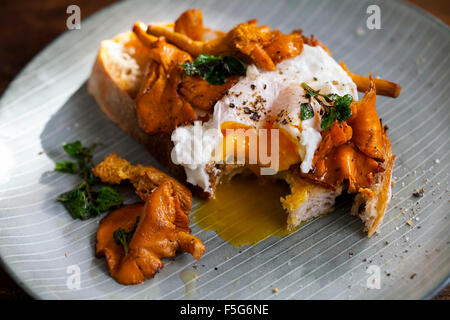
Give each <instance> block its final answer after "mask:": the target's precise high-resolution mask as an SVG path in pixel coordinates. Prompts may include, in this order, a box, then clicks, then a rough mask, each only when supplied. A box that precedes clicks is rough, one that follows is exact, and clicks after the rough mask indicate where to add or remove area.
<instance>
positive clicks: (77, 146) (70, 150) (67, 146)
mask: <svg viewBox="0 0 450 320" xmlns="http://www.w3.org/2000/svg"><path fill="white" fill-rule="evenodd" d="M63 149H64V151H65V152H67V154H68V155H69V156H72V157H76V156H77V155H78V153H79V152H80V151H81V150H82V149H83V146H82V145H81V142H80V141H75V142H70V143H63Z"/></svg>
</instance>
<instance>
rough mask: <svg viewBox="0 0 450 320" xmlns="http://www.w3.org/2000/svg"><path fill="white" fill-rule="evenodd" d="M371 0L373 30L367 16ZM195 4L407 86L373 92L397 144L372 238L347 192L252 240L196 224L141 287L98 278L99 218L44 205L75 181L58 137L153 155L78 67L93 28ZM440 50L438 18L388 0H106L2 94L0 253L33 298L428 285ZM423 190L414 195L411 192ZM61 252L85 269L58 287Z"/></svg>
mask: <svg viewBox="0 0 450 320" xmlns="http://www.w3.org/2000/svg"><path fill="white" fill-rule="evenodd" d="M370 4H377V5H378V6H379V7H380V9H381V29H380V30H368V29H367V28H366V20H367V17H368V14H367V13H366V9H367V7H368V6H369V5H370ZM193 7H195V8H201V9H203V11H204V17H205V21H206V25H208V26H210V27H213V28H218V29H224V30H227V29H229V28H230V27H232V26H233V25H235V24H237V23H239V22H242V21H245V20H248V19H250V18H255V17H256V18H259V19H260V22H261V23H262V24H269V25H271V26H272V27H274V28H278V29H281V30H283V31H290V30H292V29H297V28H303V29H304V31H305V32H306V34H310V33H314V35H316V37H317V38H319V39H320V40H321V41H323V42H324V43H326V44H327V45H328V46H329V47H330V48H331V50H332V52H333V54H334V57H335V58H336V60H338V61H344V62H345V63H346V64H347V66H348V67H349V68H350V69H351V70H354V72H356V73H360V74H367V73H368V72H369V71H372V72H373V74H374V75H375V76H380V77H382V78H385V79H389V80H392V81H395V82H398V83H400V84H401V85H402V86H403V91H402V94H401V96H400V97H399V98H398V99H390V98H384V97H379V98H378V101H377V109H378V112H379V114H380V117H381V118H382V119H383V123H384V124H387V125H388V126H389V128H390V129H389V137H390V139H391V141H392V147H393V151H394V153H396V154H397V161H396V165H395V169H394V173H393V175H394V177H395V180H396V185H395V187H394V189H393V194H394V198H393V199H392V202H391V205H390V207H389V209H388V210H387V213H386V217H385V220H384V224H383V225H382V227H381V229H380V234H378V235H375V236H373V237H372V238H370V239H368V238H367V237H366V236H365V234H364V233H363V232H362V228H363V227H362V223H361V222H360V221H359V220H358V219H357V218H355V217H351V216H350V215H349V214H348V211H349V208H348V204H341V205H339V206H338V207H337V208H336V211H335V212H333V213H331V214H329V215H327V216H325V217H324V218H321V219H318V220H315V221H312V222H310V223H308V224H306V225H304V226H303V227H302V228H301V229H300V230H299V231H298V232H296V233H293V234H290V235H288V236H286V237H283V238H275V237H271V238H269V239H267V240H265V241H264V242H262V243H260V244H258V245H257V246H254V247H252V246H243V247H240V248H234V247H232V246H231V245H229V244H228V243H226V242H225V241H223V240H222V239H221V238H220V237H218V236H217V235H216V234H215V233H214V232H213V231H202V230H201V229H200V228H199V227H198V226H197V225H195V223H192V224H191V227H192V230H193V233H194V234H195V235H196V236H198V237H199V238H200V239H202V240H203V242H204V243H205V245H206V246H207V252H206V253H205V255H204V256H203V257H202V259H201V260H200V261H198V262H196V261H194V260H193V258H192V257H191V256H189V255H187V254H181V255H178V257H177V259H176V261H170V260H167V261H166V266H165V268H164V269H163V270H162V271H161V272H160V273H159V274H157V276H156V277H155V278H154V279H153V280H151V281H147V282H145V283H144V284H141V285H138V286H128V287H127V286H121V285H119V284H117V283H116V282H115V281H114V280H113V279H112V278H111V277H110V276H109V275H108V272H107V269H106V264H105V262H104V260H103V259H96V258H95V257H94V243H95V232H96V228H97V224H98V220H99V219H94V220H89V221H75V220H72V218H71V217H70V216H69V214H68V213H67V212H65V210H64V208H63V207H62V206H61V204H60V203H57V202H56V197H57V195H58V194H59V193H61V192H62V191H65V190H69V189H71V188H72V187H73V186H75V184H76V183H77V178H76V177H71V176H68V175H63V174H58V173H54V172H53V168H54V164H55V162H56V161H58V160H61V159H64V158H65V155H64V154H63V151H62V149H61V147H60V146H61V143H62V142H64V141H73V140H75V139H80V140H81V141H83V142H84V143H86V144H89V143H91V142H94V141H100V142H103V146H102V147H101V148H99V149H98V152H96V156H97V157H96V159H95V161H99V160H100V159H102V157H103V156H104V155H106V154H109V153H110V152H113V151H118V152H119V153H120V154H121V155H122V156H123V157H125V158H127V159H129V160H130V161H132V162H133V163H136V162H141V163H144V164H154V165H157V164H155V162H154V160H152V158H151V157H150V156H149V155H148V153H146V151H145V150H144V148H143V147H142V146H140V145H139V144H137V143H136V142H135V141H133V140H132V139H131V138H130V137H128V136H127V135H126V134H125V133H123V132H122V131H121V130H120V129H119V128H117V127H116V126H115V125H114V124H113V123H112V122H111V121H109V120H108V119H107V118H106V116H104V115H103V114H102V112H101V111H100V110H99V109H98V107H97V106H96V103H95V101H94V100H93V98H92V97H91V96H90V95H89V94H88V93H87V90H86V79H87V78H88V76H89V73H90V70H91V67H92V64H93V62H94V59H95V55H96V52H97V49H98V46H99V43H100V41H101V40H102V39H107V38H110V37H112V36H113V35H115V34H116V33H119V32H121V31H124V30H129V29H130V27H131V25H132V23H133V22H134V21H135V20H137V19H139V20H142V21H147V22H157V21H173V20H174V19H175V18H176V17H177V16H178V15H179V14H180V13H181V12H183V11H184V10H185V9H188V8H193ZM82 10H83V8H81V11H82ZM449 52H450V32H449V28H448V27H446V26H444V25H443V24H442V23H440V22H439V21H437V20H435V19H434V18H432V17H431V16H430V15H428V14H426V13H424V12H421V11H420V10H418V9H416V8H413V7H411V6H409V5H406V4H404V3H401V2H394V1H350V0H344V1H312V0H310V1H283V0H281V1H240V0H231V1H230V0H229V1H192V0H188V1H151V0H143V1H133V2H121V3H118V4H116V5H113V6H111V7H108V8H106V9H104V10H102V11H100V12H99V13H97V14H95V15H94V16H92V17H90V18H88V19H87V20H85V21H82V25H81V29H80V30H74V31H67V32H66V33H64V34H63V35H62V36H61V37H59V38H58V39H57V40H55V41H54V42H53V43H52V44H51V45H49V46H48V47H47V48H46V49H45V50H43V51H42V53H40V54H39V55H38V56H37V57H36V58H35V59H34V60H33V61H32V62H31V63H30V64H29V65H28V66H27V67H26V68H25V69H24V70H23V71H22V72H21V73H20V75H19V76H18V77H17V78H16V79H15V80H14V82H13V83H12V84H11V85H10V87H9V89H8V90H7V92H6V93H5V94H4V96H3V97H2V99H1V102H0V153H1V157H0V159H1V160H0V161H1V166H0V257H1V262H2V264H3V266H4V267H5V268H6V270H7V271H8V272H9V273H10V274H11V275H12V276H13V277H14V279H15V280H16V281H17V282H18V283H19V284H20V285H21V286H22V287H23V288H24V289H25V290H26V291H27V292H29V293H30V294H31V295H32V296H34V297H37V298H42V299H183V298H190V299H206V298H210V299H255V298H260V299H293V298H294V299H316V298H337V299H348V298H351V299H352V298H353V299H372V298H381V299H392V298H399V299H410V298H424V297H425V298H427V297H430V296H432V295H433V294H434V293H435V292H436V290H438V289H439V287H442V286H443V285H444V284H445V283H446V281H448V275H449V273H450V251H449V240H450V238H449V235H450V224H449V212H450V202H449V192H448V187H449V186H448V183H449V163H450V161H449V160H450V155H449V138H450V132H449V123H450V119H449V115H450V112H449V111H450V88H449V86H450V73H449V70H450V55H449ZM422 187H423V188H424V189H425V194H424V196H423V197H421V198H414V197H413V196H412V193H413V192H414V190H415V189H419V188H422ZM122 191H123V192H124V194H125V195H126V199H127V202H130V201H132V200H133V199H134V195H133V194H132V191H131V190H130V189H126V188H124V189H123V190H122ZM194 210H195V204H194ZM407 220H410V221H411V222H412V226H409V225H408V224H406V221H407ZM72 265H77V266H78V267H79V268H80V271H81V287H80V289H79V290H71V289H69V288H68V287H67V284H66V283H67V277H68V276H69V274H68V273H67V272H68V269H67V268H68V267H69V266H72ZM194 265H197V266H198V268H196V269H195V268H193V266H194ZM371 266H375V267H371ZM215 268H217V270H216V269H215ZM374 268H375V269H376V268H379V269H377V270H379V271H380V279H381V281H380V288H379V289H368V288H367V281H368V279H369V277H371V274H370V273H368V270H369V271H370V270H374ZM186 270H195V274H194V277H195V278H196V279H195V280H194V281H193V282H192V283H191V284H190V286H189V288H187V287H186V286H185V284H184V283H183V281H182V278H183V277H182V274H183V272H184V273H185V274H186V273H187V274H188V275H193V274H192V272H191V271H186ZM69 271H70V270H69ZM194 286H195V289H193V287H194ZM274 288H278V293H276V294H275V293H274V292H273V289H274ZM187 289H189V290H187Z"/></svg>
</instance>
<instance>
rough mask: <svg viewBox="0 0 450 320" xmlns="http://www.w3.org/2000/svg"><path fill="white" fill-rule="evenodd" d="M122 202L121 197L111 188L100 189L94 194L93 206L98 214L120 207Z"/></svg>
mask: <svg viewBox="0 0 450 320" xmlns="http://www.w3.org/2000/svg"><path fill="white" fill-rule="evenodd" d="M122 202H123V198H122V195H121V194H120V193H118V192H117V191H116V190H114V189H113V188H111V187H101V188H100V190H99V191H98V192H97V193H96V199H95V201H94V204H95V206H96V207H97V208H98V210H99V211H100V212H105V211H108V210H109V209H111V208H113V207H117V206H120V205H121V204H122Z"/></svg>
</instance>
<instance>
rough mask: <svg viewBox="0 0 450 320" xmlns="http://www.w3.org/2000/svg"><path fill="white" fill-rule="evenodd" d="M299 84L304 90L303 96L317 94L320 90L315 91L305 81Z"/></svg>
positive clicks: (307, 96) (310, 96)
mask: <svg viewBox="0 0 450 320" xmlns="http://www.w3.org/2000/svg"><path fill="white" fill-rule="evenodd" d="M301 86H302V88H303V90H305V91H306V94H305V98H307V99H309V98H312V97H314V96H317V95H318V94H319V91H320V90H317V91H315V90H314V89H312V88H311V87H310V86H308V85H307V84H306V83H305V82H302V83H301Z"/></svg>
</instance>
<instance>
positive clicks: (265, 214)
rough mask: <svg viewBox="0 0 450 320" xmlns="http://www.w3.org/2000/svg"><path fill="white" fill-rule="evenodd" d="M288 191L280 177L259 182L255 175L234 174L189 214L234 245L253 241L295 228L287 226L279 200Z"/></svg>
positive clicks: (204, 226)
mask: <svg viewBox="0 0 450 320" xmlns="http://www.w3.org/2000/svg"><path fill="white" fill-rule="evenodd" d="M288 193H289V187H288V186H287V184H286V183H284V182H282V181H278V182H275V181H273V182H272V181H270V182H268V183H261V182H260V181H258V179H257V178H256V177H250V176H237V177H234V178H233V179H232V181H231V182H227V183H223V184H221V185H219V186H218V187H217V190H216V198H215V199H209V200H206V201H202V202H200V203H199V205H198V207H197V209H196V210H195V211H194V212H193V214H192V217H193V220H194V221H195V222H196V223H197V225H199V226H200V227H201V228H202V229H203V230H214V231H215V232H216V233H217V234H218V235H219V236H220V237H221V238H222V239H224V240H225V241H227V242H229V243H230V244H232V245H233V246H235V247H238V246H242V245H248V244H251V245H255V244H257V243H258V242H260V241H262V240H265V239H267V238H268V237H270V236H277V237H282V236H285V235H287V234H289V233H292V232H294V231H296V230H291V231H288V230H287V227H286V217H287V213H286V212H285V211H284V210H283V208H282V207H281V203H280V197H283V196H285V195H286V194H288Z"/></svg>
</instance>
